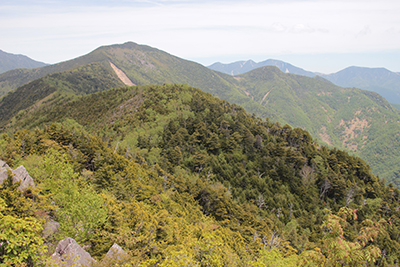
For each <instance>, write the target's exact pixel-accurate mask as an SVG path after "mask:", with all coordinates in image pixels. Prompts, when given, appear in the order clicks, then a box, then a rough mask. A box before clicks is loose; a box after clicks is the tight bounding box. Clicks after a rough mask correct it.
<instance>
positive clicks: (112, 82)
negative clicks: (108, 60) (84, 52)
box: [0, 63, 123, 128]
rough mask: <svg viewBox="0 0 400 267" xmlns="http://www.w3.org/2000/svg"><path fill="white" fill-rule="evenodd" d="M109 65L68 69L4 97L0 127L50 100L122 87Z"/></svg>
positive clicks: (0, 111) (1, 102)
mask: <svg viewBox="0 0 400 267" xmlns="http://www.w3.org/2000/svg"><path fill="white" fill-rule="evenodd" d="M108 68H109V69H108ZM108 68H107V67H104V66H103V65H101V64H98V63H93V64H89V65H85V66H82V67H78V68H76V69H74V70H71V71H68V72H63V73H54V74H50V75H47V76H45V77H43V78H40V79H37V80H34V81H32V82H30V83H28V84H26V85H23V86H21V87H20V88H18V89H17V90H14V91H12V92H10V93H9V94H7V95H5V96H4V97H3V98H2V99H1V100H0V128H1V127H2V126H4V124H5V123H6V122H7V121H8V120H9V119H10V118H12V117H13V116H15V115H17V114H18V112H20V111H21V112H22V111H23V110H25V109H29V110H34V109H35V108H37V107H38V106H40V105H42V104H44V103H46V102H51V103H53V104H55V103H57V101H65V99H69V98H71V97H74V96H76V95H82V94H90V93H94V92H99V91H104V90H107V89H110V88H113V87H114V88H115V87H119V86H122V85H123V83H122V82H121V81H120V80H119V79H118V77H117V75H116V74H115V73H113V72H112V71H110V69H111V67H109V66H108ZM20 116H21V115H20ZM20 116H19V117H20Z"/></svg>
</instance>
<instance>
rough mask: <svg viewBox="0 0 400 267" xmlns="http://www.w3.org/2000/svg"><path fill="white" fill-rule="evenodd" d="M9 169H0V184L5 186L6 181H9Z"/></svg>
mask: <svg viewBox="0 0 400 267" xmlns="http://www.w3.org/2000/svg"><path fill="white" fill-rule="evenodd" d="M7 177H8V174H7V169H5V168H4V169H0V184H3V182H4V180H5V179H7Z"/></svg>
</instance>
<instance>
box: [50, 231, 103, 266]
mask: <svg viewBox="0 0 400 267" xmlns="http://www.w3.org/2000/svg"><path fill="white" fill-rule="evenodd" d="M51 258H52V265H53V266H90V265H91V264H92V263H93V262H95V260H94V259H93V258H92V257H91V256H90V254H89V253H88V252H86V251H85V250H84V249H83V248H82V247H81V246H79V244H78V243H76V241H75V240H74V239H72V238H70V237H67V238H65V239H63V240H61V241H60V242H59V243H58V245H57V247H56V251H55V252H54V253H53V255H51Z"/></svg>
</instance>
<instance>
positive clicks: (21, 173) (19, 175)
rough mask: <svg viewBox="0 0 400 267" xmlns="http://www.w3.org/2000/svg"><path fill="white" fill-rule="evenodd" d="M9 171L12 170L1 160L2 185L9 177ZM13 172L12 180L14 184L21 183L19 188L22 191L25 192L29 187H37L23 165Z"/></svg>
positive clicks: (0, 179)
mask: <svg viewBox="0 0 400 267" xmlns="http://www.w3.org/2000/svg"><path fill="white" fill-rule="evenodd" d="M7 169H10V170H11V168H10V167H9V166H8V165H7V163H5V162H4V161H2V160H0V184H2V183H3V182H4V180H5V179H7V177H8V173H7ZM11 171H12V173H13V174H14V176H13V178H12V181H13V183H16V182H21V184H20V186H19V187H18V189H19V190H20V191H23V190H25V189H27V188H28V187H35V183H34V182H33V179H32V177H31V176H30V175H29V173H28V171H27V170H26V169H25V167H24V166H22V165H21V166H19V167H18V168H16V169H15V170H11Z"/></svg>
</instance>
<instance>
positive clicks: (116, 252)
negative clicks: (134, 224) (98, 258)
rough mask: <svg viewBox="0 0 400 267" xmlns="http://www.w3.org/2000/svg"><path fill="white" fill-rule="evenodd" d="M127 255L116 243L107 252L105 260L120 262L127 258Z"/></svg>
mask: <svg viewBox="0 0 400 267" xmlns="http://www.w3.org/2000/svg"><path fill="white" fill-rule="evenodd" d="M127 256H128V253H126V252H125V251H124V250H123V249H122V248H121V247H120V246H119V245H118V244H117V243H114V245H112V247H111V248H110V249H109V250H108V252H107V254H106V256H105V258H112V259H115V260H122V259H123V258H124V257H127Z"/></svg>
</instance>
